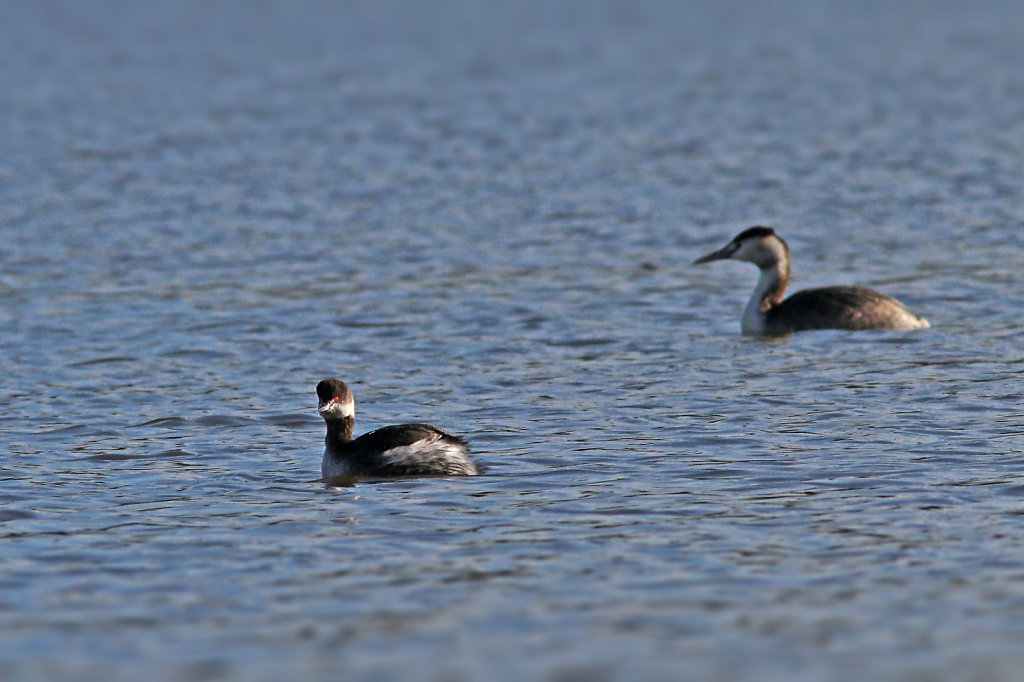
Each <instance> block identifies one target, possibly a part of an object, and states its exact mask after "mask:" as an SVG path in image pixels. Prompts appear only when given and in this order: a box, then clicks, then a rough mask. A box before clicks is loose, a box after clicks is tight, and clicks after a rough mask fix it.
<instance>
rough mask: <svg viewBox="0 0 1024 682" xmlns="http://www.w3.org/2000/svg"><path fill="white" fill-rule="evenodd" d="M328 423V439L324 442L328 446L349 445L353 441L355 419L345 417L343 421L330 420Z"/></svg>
mask: <svg viewBox="0 0 1024 682" xmlns="http://www.w3.org/2000/svg"><path fill="white" fill-rule="evenodd" d="M326 423H327V438H325V439H324V442H325V443H327V444H328V445H331V444H332V443H349V442H351V441H352V432H353V431H354V430H355V427H356V418H355V417H343V418H341V419H328V420H327V421H326Z"/></svg>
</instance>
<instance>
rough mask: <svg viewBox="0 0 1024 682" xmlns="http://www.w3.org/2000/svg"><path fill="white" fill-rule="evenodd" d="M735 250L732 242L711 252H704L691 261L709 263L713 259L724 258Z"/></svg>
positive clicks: (696, 263)
mask: <svg viewBox="0 0 1024 682" xmlns="http://www.w3.org/2000/svg"><path fill="white" fill-rule="evenodd" d="M735 252H736V247H735V246H734V245H733V244H732V243H729V244H726V245H725V246H723V247H722V248H720V249H719V250H718V251H712V252H711V253H706V254H704V255H703V256H701V257H700V258H698V259H697V260H695V261H693V264H694V265H700V264H701V263H710V262H711V261H713V260H723V259H725V258H728V257H730V256H731V255H732V254H734V253H735Z"/></svg>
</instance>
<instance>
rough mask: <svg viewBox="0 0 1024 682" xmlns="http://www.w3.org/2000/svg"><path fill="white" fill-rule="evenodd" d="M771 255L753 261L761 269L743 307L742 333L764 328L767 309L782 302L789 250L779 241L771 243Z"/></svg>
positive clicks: (785, 285)
mask: <svg viewBox="0 0 1024 682" xmlns="http://www.w3.org/2000/svg"><path fill="white" fill-rule="evenodd" d="M769 250H770V252H771V256H772V257H769V258H765V259H764V260H761V261H760V262H757V263H755V265H757V266H758V267H759V268H760V269H761V277H760V278H759V279H758V280H757V286H756V287H754V293H753V294H751V296H750V300H749V301H747V307H746V308H744V309H743V320H742V327H743V331H744V333H747V334H758V333H761V332H763V331H764V330H765V326H766V320H767V316H768V311H769V310H771V309H772V308H774V307H775V306H777V305H778V304H780V303H782V297H783V296H784V295H785V294H786V287H787V286H789V250H788V249H787V248H786V247H785V245H784V244H782V243H781V242H777V243H774V244H772V245H771V248H770V249H769Z"/></svg>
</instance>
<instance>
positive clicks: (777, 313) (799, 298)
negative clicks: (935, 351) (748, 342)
mask: <svg viewBox="0 0 1024 682" xmlns="http://www.w3.org/2000/svg"><path fill="white" fill-rule="evenodd" d="M726 258H731V259H733V260H742V261H746V262H748V263H753V264H754V265H756V266H757V267H758V268H760V269H761V278H760V279H759V280H758V282H757V286H756V287H754V293H753V295H752V296H751V297H750V300H749V301H748V302H747V307H746V308H745V309H744V310H743V319H742V325H741V326H742V328H743V333H744V334H751V335H764V336H778V335H782V334H789V333H792V332H801V331H807V330H810V329H848V330H854V331H858V330H863V329H891V330H896V331H907V330H910V329H925V328H927V327H930V326H931V325H930V324H928V320H926V319H924V318H923V317H918V316H917V315H915V314H914V313H912V312H910V310H909V309H908V308H907V306H905V305H903V304H902V303H900V302H899V301H897V300H896V299H895V298H892V297H890V296H886V295H885V294H882V293H879V292H877V291H875V290H873V289H868V288H866V287H856V286H834V287H821V288H817V289H805V290H803V291H799V292H797V293H795V294H793V295H792V296H790V297H789V298H787V299H786V300H782V297H783V295H784V294H785V293H786V287H787V286H788V285H789V269H790V259H789V246H787V245H786V242H785V241H783V239H782V237H780V236H779V235H777V234H775V230H773V229H772V228H770V227H760V226H758V227H751V228H748V229H746V230H744V231H743V232H740V233H739V234H738V235H736V237H735V238H733V240H732V241H731V242H729V243H728V244H726V245H725V246H724V247H722V248H721V249H719V250H718V251H712V252H711V253H709V254H707V255H704V256H701V257H700V258H698V259H697V260H695V261H694V264H695V265H696V264H699V263H708V262H710V261H714V260H723V259H726Z"/></svg>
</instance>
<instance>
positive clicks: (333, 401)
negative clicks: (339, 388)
mask: <svg viewBox="0 0 1024 682" xmlns="http://www.w3.org/2000/svg"><path fill="white" fill-rule="evenodd" d="M339 400H341V398H339V397H338V396H334V400H332V401H331V402H332V403H336V402H338V401H339Z"/></svg>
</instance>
